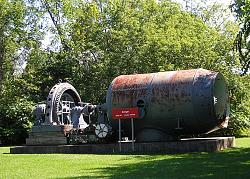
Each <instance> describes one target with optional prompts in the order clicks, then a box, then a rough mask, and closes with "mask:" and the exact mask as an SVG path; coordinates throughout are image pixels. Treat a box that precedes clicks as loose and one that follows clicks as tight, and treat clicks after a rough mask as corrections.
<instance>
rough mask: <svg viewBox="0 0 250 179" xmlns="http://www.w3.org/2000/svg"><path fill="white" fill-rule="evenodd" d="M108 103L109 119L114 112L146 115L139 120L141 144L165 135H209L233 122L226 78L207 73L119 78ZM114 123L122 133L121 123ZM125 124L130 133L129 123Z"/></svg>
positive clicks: (136, 127) (110, 93)
mask: <svg viewBox="0 0 250 179" xmlns="http://www.w3.org/2000/svg"><path fill="white" fill-rule="evenodd" d="M106 103H107V112H108V117H109V119H112V114H111V113H112V109H113V108H130V107H135V106H138V107H139V108H140V109H141V110H142V111H143V113H144V117H142V119H137V120H135V132H136V135H137V136H140V141H147V139H148V138H151V137H152V136H157V135H158V136H159V137H156V138H155V139H154V140H155V141H160V140H162V139H161V137H160V134H161V133H162V134H163V133H165V135H174V136H177V135H182V134H201V133H207V132H210V131H213V130H216V129H219V128H222V127H226V126H227V121H228V118H229V116H228V115H229V114H228V111H229V110H228V94H227V88H226V83H225V80H224V77H223V76H222V74H220V73H218V72H213V71H209V70H205V69H193V70H181V71H169V72H159V73H151V74H136V75H122V76H118V77H117V78H115V79H114V80H113V82H112V83H111V85H110V87H109V89H108V92H107V97H106ZM111 121H112V127H113V128H115V129H118V121H117V120H111ZM122 122H123V124H122V125H123V126H125V130H126V129H127V130H129V128H130V127H129V121H122ZM126 126H127V128H126ZM144 130H147V131H151V132H145V131H144ZM152 131H156V133H155V134H154V133H152ZM162 137H163V138H166V136H162Z"/></svg>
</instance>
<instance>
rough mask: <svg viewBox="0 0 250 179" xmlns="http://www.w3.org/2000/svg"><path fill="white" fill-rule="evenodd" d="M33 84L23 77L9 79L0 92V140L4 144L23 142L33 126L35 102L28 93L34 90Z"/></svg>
mask: <svg viewBox="0 0 250 179" xmlns="http://www.w3.org/2000/svg"><path fill="white" fill-rule="evenodd" d="M34 90H35V89H33V88H32V85H28V84H25V82H24V81H22V80H21V79H8V81H6V82H5V83H4V87H3V88H2V91H1V93H0V95H1V98H0V109H1V111H0V116H1V126H2V127H0V140H1V141H2V143H3V144H5V145H6V144H22V143H24V142H25V138H26V137H27V132H28V130H29V129H30V128H31V126H32V123H31V122H32V119H33V117H32V109H33V106H34V103H33V102H32V101H31V99H29V98H28V96H27V93H28V94H31V93H30V91H34Z"/></svg>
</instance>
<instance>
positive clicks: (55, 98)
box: [45, 83, 81, 125]
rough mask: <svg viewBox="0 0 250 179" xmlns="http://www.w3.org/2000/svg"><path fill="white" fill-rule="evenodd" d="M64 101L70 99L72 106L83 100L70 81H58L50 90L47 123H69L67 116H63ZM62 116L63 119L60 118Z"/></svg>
mask: <svg viewBox="0 0 250 179" xmlns="http://www.w3.org/2000/svg"><path fill="white" fill-rule="evenodd" d="M62 101H70V102H72V103H71V106H69V108H72V107H74V106H76V105H78V103H79V102H81V98H80V95H79V94H78V92H77V91H76V89H75V88H74V87H73V86H72V85H71V84H69V83H57V84H56V85H55V86H54V87H53V88H52V89H51V90H50V92H49V95H48V97H47V104H46V116H45V124H48V125H52V124H53V123H54V124H57V125H60V124H64V122H66V123H67V116H63V107H62V106H63V104H62ZM60 118H61V119H60Z"/></svg>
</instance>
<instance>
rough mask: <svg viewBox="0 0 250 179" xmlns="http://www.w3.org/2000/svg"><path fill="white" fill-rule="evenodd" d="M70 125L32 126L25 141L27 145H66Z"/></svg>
mask: <svg viewBox="0 0 250 179" xmlns="http://www.w3.org/2000/svg"><path fill="white" fill-rule="evenodd" d="M70 129H72V125H54V126H53V125H40V126H33V127H32V129H31V132H30V133H29V138H27V139H26V144H27V145H66V144H67V138H66V136H65V135H66V133H67V132H68V131H69V130H70Z"/></svg>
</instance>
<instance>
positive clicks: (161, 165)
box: [71, 148, 250, 178]
mask: <svg viewBox="0 0 250 179" xmlns="http://www.w3.org/2000/svg"><path fill="white" fill-rule="evenodd" d="M132 158H136V159H137V160H136V161H138V162H136V163H132V164H124V163H121V164H114V165H110V166H109V167H104V168H101V167H100V168H95V169H93V170H90V171H83V172H82V175H81V176H78V177H71V178H104V177H108V178H250V148H238V149H234V150H230V149H229V150H226V151H223V152H215V153H189V154H179V155H173V156H172V155H139V156H138V155H135V156H132ZM118 163H119V162H118ZM88 172H91V173H94V174H95V176H94V177H91V176H90V175H89V173H88Z"/></svg>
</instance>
